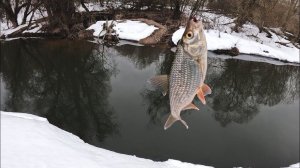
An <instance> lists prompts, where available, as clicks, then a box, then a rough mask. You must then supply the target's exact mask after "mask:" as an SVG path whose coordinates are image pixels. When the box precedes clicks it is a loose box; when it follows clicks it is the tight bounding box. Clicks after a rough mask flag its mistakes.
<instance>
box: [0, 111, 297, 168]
mask: <svg viewBox="0 0 300 168" xmlns="http://www.w3.org/2000/svg"><path fill="white" fill-rule="evenodd" d="M32 167H39V168H40V167H47V168H65V167H72V168H81V167H88V168H99V167H101V168H119V167H122V168H132V167H139V168H208V167H210V166H203V165H195V164H191V163H184V162H181V161H177V160H172V159H169V160H167V161H165V162H155V161H152V160H149V159H143V158H138V157H135V156H130V155H125V154H119V153H115V152H112V151H109V150H105V149H102V148H97V147H94V146H92V145H89V144H87V143H84V142H83V141H82V140H81V139H79V138H78V137H77V136H75V135H73V134H71V133H68V132H66V131H64V130H61V129H60V128H57V127H56V126H53V125H51V124H50V123H48V121H47V119H45V118H42V117H38V116H35V115H31V114H25V113H11V112H2V111H1V168H32ZM289 168H299V163H297V164H293V165H291V166H289Z"/></svg>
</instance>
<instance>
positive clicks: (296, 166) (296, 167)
mask: <svg viewBox="0 0 300 168" xmlns="http://www.w3.org/2000/svg"><path fill="white" fill-rule="evenodd" d="M287 168H300V163H296V164H292V165H290V166H289V167H287Z"/></svg>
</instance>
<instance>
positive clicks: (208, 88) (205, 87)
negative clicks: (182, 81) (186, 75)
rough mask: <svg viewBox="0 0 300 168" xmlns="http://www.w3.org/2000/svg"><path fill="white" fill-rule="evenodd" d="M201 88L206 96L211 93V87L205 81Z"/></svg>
mask: <svg viewBox="0 0 300 168" xmlns="http://www.w3.org/2000/svg"><path fill="white" fill-rule="evenodd" d="M201 90H202V92H203V93H204V96H206V95H208V94H211V89H210V87H209V86H208V85H207V84H205V83H203V85H202V86H201Z"/></svg>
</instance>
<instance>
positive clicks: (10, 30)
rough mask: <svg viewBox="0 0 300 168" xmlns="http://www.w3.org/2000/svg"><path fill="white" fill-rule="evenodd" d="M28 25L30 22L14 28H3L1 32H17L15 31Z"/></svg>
mask: <svg viewBox="0 0 300 168" xmlns="http://www.w3.org/2000/svg"><path fill="white" fill-rule="evenodd" d="M26 26H28V24H23V25H20V26H18V27H16V28H13V29H7V30H1V34H0V35H5V36H7V35H8V34H11V33H13V32H15V31H18V30H20V29H22V28H24V27H26Z"/></svg>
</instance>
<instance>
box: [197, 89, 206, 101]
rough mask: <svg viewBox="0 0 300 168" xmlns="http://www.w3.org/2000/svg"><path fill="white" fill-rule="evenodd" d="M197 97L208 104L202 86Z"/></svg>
mask: <svg viewBox="0 0 300 168" xmlns="http://www.w3.org/2000/svg"><path fill="white" fill-rule="evenodd" d="M197 97H198V99H199V100H200V101H201V102H202V103H203V104H206V100H205V97H204V94H203V92H202V89H201V88H200V89H199V90H198V93H197Z"/></svg>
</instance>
